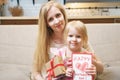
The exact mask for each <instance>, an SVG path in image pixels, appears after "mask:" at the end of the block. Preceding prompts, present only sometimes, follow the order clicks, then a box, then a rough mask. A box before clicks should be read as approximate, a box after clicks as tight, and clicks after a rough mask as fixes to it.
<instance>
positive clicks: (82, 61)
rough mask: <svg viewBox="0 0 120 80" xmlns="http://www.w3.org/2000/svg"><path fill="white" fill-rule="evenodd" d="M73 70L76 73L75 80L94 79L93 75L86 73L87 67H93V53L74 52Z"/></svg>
mask: <svg viewBox="0 0 120 80" xmlns="http://www.w3.org/2000/svg"><path fill="white" fill-rule="evenodd" d="M72 58H73V64H72V66H73V70H74V71H75V75H74V78H73V80H92V76H91V75H88V74H86V72H85V69H86V68H89V67H91V55H89V54H81V53H80V54H79V53H77V54H73V57H72Z"/></svg>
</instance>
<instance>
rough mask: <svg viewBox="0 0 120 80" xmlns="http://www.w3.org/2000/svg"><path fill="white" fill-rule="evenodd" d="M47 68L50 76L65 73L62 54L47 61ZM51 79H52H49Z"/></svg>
mask: <svg viewBox="0 0 120 80" xmlns="http://www.w3.org/2000/svg"><path fill="white" fill-rule="evenodd" d="M46 70H47V73H48V77H49V78H50V77H53V78H55V77H57V76H60V75H63V74H65V66H64V63H63V60H62V57H61V56H55V57H54V58H52V59H51V60H50V61H49V62H48V63H46ZM49 80H51V79H49Z"/></svg>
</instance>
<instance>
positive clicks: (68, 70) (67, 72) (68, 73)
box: [66, 67, 74, 77]
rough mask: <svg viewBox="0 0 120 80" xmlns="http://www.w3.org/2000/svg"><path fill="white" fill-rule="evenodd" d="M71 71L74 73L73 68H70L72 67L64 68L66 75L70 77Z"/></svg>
mask: <svg viewBox="0 0 120 80" xmlns="http://www.w3.org/2000/svg"><path fill="white" fill-rule="evenodd" d="M73 73H74V71H73V68H72V67H68V68H67V69H66V76H68V77H72V76H73Z"/></svg>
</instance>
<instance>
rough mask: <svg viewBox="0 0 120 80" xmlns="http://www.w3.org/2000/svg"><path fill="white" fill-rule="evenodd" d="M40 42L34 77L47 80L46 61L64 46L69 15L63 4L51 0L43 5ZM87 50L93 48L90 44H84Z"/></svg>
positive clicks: (35, 57) (37, 48)
mask: <svg viewBox="0 0 120 80" xmlns="http://www.w3.org/2000/svg"><path fill="white" fill-rule="evenodd" d="M38 23H39V33H38V42H37V47H36V51H35V55H34V62H33V74H32V75H33V77H34V79H35V80H45V77H46V70H45V67H44V65H45V63H47V62H48V61H49V59H51V58H52V57H53V56H54V53H57V51H58V49H59V48H61V47H63V46H64V45H65V44H64V40H63V31H64V28H65V26H66V24H67V16H66V12H65V8H64V7H63V5H61V4H59V3H57V2H54V1H49V2H48V3H46V4H44V5H43V6H42V7H41V10H40V14H39V22H38ZM83 47H84V48H86V49H87V50H89V51H91V50H92V49H91V48H90V47H89V45H88V44H85V45H84V46H83Z"/></svg>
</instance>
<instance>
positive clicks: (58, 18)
mask: <svg viewBox="0 0 120 80" xmlns="http://www.w3.org/2000/svg"><path fill="white" fill-rule="evenodd" d="M47 23H48V25H49V27H51V29H52V30H53V31H54V32H62V31H63V29H64V27H65V20H64V16H63V14H62V12H61V11H60V10H59V9H58V8H56V7H54V6H52V7H51V8H50V10H49V11H48V13H47Z"/></svg>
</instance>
